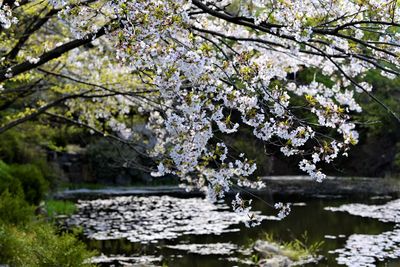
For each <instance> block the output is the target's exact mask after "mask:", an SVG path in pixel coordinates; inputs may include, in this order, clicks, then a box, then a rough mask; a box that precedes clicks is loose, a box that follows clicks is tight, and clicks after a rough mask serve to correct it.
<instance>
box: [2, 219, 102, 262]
mask: <svg viewBox="0 0 400 267" xmlns="http://www.w3.org/2000/svg"><path fill="white" fill-rule="evenodd" d="M94 255H95V253H94V252H90V251H87V250H86V248H85V245H84V244H83V243H82V242H80V241H78V239H77V238H76V236H75V234H71V233H63V234H61V235H58V234H57V233H56V232H55V230H54V228H53V227H52V226H51V225H50V224H47V223H32V224H30V225H29V227H16V226H11V225H6V224H0V262H1V263H3V264H8V265H10V266H24V267H47V266H48V267H54V266H65V267H69V266H70V267H84V266H87V267H89V266H94V265H92V264H89V263H86V260H87V259H88V258H90V257H92V256H94Z"/></svg>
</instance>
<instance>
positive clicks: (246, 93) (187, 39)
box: [0, 0, 400, 216]
mask: <svg viewBox="0 0 400 267" xmlns="http://www.w3.org/2000/svg"><path fill="white" fill-rule="evenodd" d="M50 3H51V4H52V6H53V8H55V9H57V10H60V12H58V14H57V16H58V18H60V19H61V22H60V23H58V24H57V27H60V28H63V27H64V28H65V27H67V28H68V30H69V33H70V36H71V37H73V38H78V39H79V38H83V37H84V36H85V35H86V34H88V33H93V32H96V31H97V30H98V29H99V28H100V27H102V26H104V25H107V23H110V24H111V23H113V25H114V26H115V25H117V26H116V27H114V28H113V30H111V27H108V28H107V29H110V30H109V32H108V33H107V35H106V36H105V37H102V38H101V39H98V40H93V42H92V45H93V46H94V48H92V49H90V50H87V49H79V50H73V51H71V52H70V53H69V54H68V56H66V57H65V60H66V67H64V68H63V69H62V70H60V74H62V75H67V74H70V73H75V74H76V73H81V77H80V78H81V79H82V80H87V81H93V83H92V84H91V86H92V87H93V86H94V87H95V90H90V92H91V93H92V95H94V96H95V97H92V98H91V99H90V101H86V100H85V101H82V100H74V99H71V100H68V101H67V105H68V106H69V108H70V109H71V112H79V113H80V115H79V122H82V123H85V124H87V125H89V126H90V127H92V128H96V127H97V126H99V125H101V124H105V125H102V126H103V127H106V128H107V130H109V129H110V130H111V131H113V132H115V133H117V135H118V137H119V138H122V139H126V140H130V139H132V138H135V130H134V129H133V128H132V124H129V123H127V120H126V118H127V117H129V116H130V115H131V114H132V113H134V112H136V113H139V114H141V115H142V116H143V117H145V118H146V120H147V121H146V129H147V130H148V131H151V133H152V137H153V138H154V139H155V140H156V142H155V144H154V145H152V146H148V147H147V149H148V151H147V153H148V154H150V155H151V156H152V157H154V158H155V159H156V160H157V161H158V166H157V170H154V171H153V172H152V174H153V175H154V176H164V175H166V174H172V175H177V176H179V177H181V178H182V182H183V183H184V184H185V185H186V186H188V187H197V188H203V189H204V190H206V191H207V195H208V197H209V199H211V200H216V199H218V198H221V197H224V195H225V193H226V192H228V191H229V190H231V188H232V187H233V186H239V187H241V186H246V187H251V188H260V187H263V186H264V184H263V183H262V182H260V181H255V180H254V179H252V176H254V173H255V171H256V169H257V166H256V163H255V162H254V161H253V160H252V159H249V158H247V157H246V155H243V154H239V153H236V150H235V148H232V147H230V146H229V144H228V143H227V142H226V140H225V139H224V137H225V136H227V135H233V134H235V133H238V132H240V131H241V130H242V129H243V128H246V129H250V130H251V132H252V134H253V135H254V137H255V138H257V139H258V140H260V141H262V142H263V143H265V144H267V145H274V146H277V147H278V148H279V150H280V152H281V153H282V154H283V155H285V156H287V157H291V158H292V159H295V160H297V161H298V166H299V169H300V170H301V171H303V172H305V173H307V174H308V175H310V176H311V177H312V178H314V179H315V180H316V181H319V182H320V181H322V180H323V179H324V178H325V177H326V176H325V174H324V173H323V170H321V168H320V166H321V165H322V164H324V163H331V162H332V161H333V160H334V159H335V158H337V157H338V156H346V155H347V153H348V151H349V149H350V147H351V146H352V145H356V144H357V143H358V139H359V136H358V133H357V131H356V124H355V123H354V121H352V115H353V114H355V113H358V112H361V111H362V108H361V106H360V105H359V104H358V103H357V96H358V94H360V93H367V94H371V92H372V89H373V88H372V86H371V85H370V84H368V83H366V82H362V80H363V78H364V77H365V75H366V73H368V71H370V70H371V69H377V70H379V71H380V72H381V74H382V75H383V76H385V77H388V78H394V77H397V76H398V73H400V70H399V67H398V66H400V61H399V56H398V55H399V54H400V45H399V43H400V34H399V31H398V27H399V26H400V25H399V24H398V23H399V20H400V14H399V11H398V8H397V5H396V4H393V3H392V1H385V0H366V1H346V0H338V1H333V2H332V1H329V3H328V2H326V1H316V0H294V1H265V0H252V1H237V0H211V1H204V0H203V1H201V0H176V1H173V0H165V1H161V0H137V1H128V0H121V1H107V0H104V1H87V2H80V1H68V0H53V1H50ZM15 16H16V15H15V14H14V13H13V12H12V11H11V9H10V7H7V6H6V5H3V6H2V7H1V8H0V24H1V26H2V27H5V28H7V27H10V26H11V24H12V22H14V23H16V22H17V18H16V17H15ZM14 17H15V18H14ZM372 26H373V27H372ZM372 28H373V30H371V29H372ZM114 29H116V30H114ZM60 40H63V41H65V40H68V38H65V39H62V38H60ZM56 46H57V45H56ZM24 58H25V59H26V60H27V61H28V62H30V63H32V64H36V63H38V62H39V61H40V59H41V57H40V55H37V54H29V53H26V54H25V57H24ZM305 72H313V75H314V78H313V79H299V78H297V77H298V75H300V74H302V73H305ZM7 75H8V76H10V77H12V73H7ZM121 81H122V82H121ZM98 82H99V83H101V84H103V85H104V86H99V85H97V83H98ZM93 84H94V85H93ZM116 84H118V85H116ZM111 85H112V86H111ZM110 86H111V87H112V88H110ZM88 87H90V86H89V85H88V84H84V85H82V84H80V85H79V86H65V87H63V90H64V92H65V91H67V92H70V91H73V92H80V93H81V92H82V91H83V90H88ZM90 88H91V87H90ZM52 90H53V91H55V92H59V91H60V88H58V87H53V88H52ZM104 96H109V97H104ZM83 103H85V104H83ZM104 122H105V123H104ZM238 154H239V155H238ZM244 203H245V202H244V200H241V199H240V198H239V196H237V197H236V199H235V200H234V202H233V206H234V209H236V210H237V211H239V212H241V213H243V212H249V209H248V208H247V207H245V205H243V204H244ZM276 208H277V209H280V210H281V212H280V214H281V215H282V216H284V215H286V214H287V213H288V211H289V210H290V207H288V206H284V205H283V204H279V203H278V204H277V206H276Z"/></svg>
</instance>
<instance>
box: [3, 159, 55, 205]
mask: <svg viewBox="0 0 400 267" xmlns="http://www.w3.org/2000/svg"><path fill="white" fill-rule="evenodd" d="M10 173H11V175H12V176H14V177H16V178H17V179H18V180H19V181H20V182H21V185H22V188H23V190H24V195H25V199H26V201H28V202H29V203H32V204H36V205H38V204H39V203H40V201H41V200H42V199H43V198H44V196H45V194H46V192H47V189H48V183H47V181H46V180H45V179H44V176H43V174H42V172H41V171H40V170H39V168H38V167H36V166H35V165H33V164H14V165H11V168H10Z"/></svg>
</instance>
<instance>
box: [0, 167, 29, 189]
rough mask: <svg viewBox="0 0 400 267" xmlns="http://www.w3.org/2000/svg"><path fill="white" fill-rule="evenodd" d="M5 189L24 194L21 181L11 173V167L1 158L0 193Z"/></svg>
mask: <svg viewBox="0 0 400 267" xmlns="http://www.w3.org/2000/svg"><path fill="white" fill-rule="evenodd" d="M4 191H9V192H10V193H12V194H14V195H20V194H23V190H22V186H21V182H20V181H19V180H17V179H15V178H14V177H13V176H12V175H11V167H10V166H8V165H7V164H5V163H4V162H3V161H1V160H0V194H1V193H3V192H4Z"/></svg>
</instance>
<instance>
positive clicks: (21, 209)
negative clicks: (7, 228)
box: [0, 190, 34, 225]
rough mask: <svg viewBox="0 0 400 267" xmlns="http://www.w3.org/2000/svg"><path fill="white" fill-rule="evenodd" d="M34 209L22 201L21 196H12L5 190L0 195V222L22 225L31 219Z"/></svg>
mask: <svg viewBox="0 0 400 267" xmlns="http://www.w3.org/2000/svg"><path fill="white" fill-rule="evenodd" d="M33 212H34V207H32V206H30V205H29V204H28V203H26V201H25V200H24V197H23V194H17V195H12V194H10V192H8V190H5V191H4V192H3V193H1V195H0V222H3V223H8V224H13V225H24V224H27V223H28V222H29V221H31V220H32V218H33Z"/></svg>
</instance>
